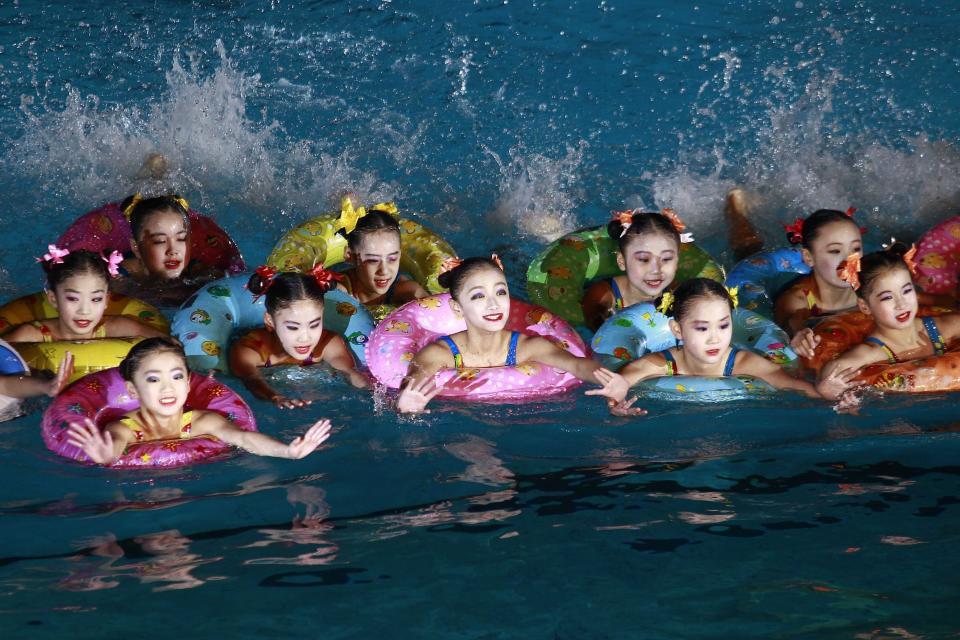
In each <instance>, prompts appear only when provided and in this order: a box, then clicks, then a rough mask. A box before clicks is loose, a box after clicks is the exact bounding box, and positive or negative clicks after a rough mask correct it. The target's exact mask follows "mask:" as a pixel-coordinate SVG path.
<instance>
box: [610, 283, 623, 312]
mask: <svg viewBox="0 0 960 640" xmlns="http://www.w3.org/2000/svg"><path fill="white" fill-rule="evenodd" d="M607 282H609V283H610V291H612V292H613V309H614V311H623V294H622V293H620V287H618V286H617V279H616V278H610V279H608V280H607Z"/></svg>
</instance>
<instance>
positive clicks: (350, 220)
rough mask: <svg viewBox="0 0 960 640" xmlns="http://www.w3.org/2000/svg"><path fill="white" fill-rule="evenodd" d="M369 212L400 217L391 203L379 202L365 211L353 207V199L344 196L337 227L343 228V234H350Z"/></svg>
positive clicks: (364, 209) (361, 208) (362, 208)
mask: <svg viewBox="0 0 960 640" xmlns="http://www.w3.org/2000/svg"><path fill="white" fill-rule="evenodd" d="M371 211H382V212H384V213H389V214H390V215H392V216H399V215H400V211H399V209H397V205H395V204H394V203H392V202H380V203H378V204H375V205H373V206H372V207H370V208H369V209H367V208H366V207H354V206H353V198H351V197H350V196H344V197H343V199H342V200H341V201H340V217H339V218H338V219H337V225H338V226H339V227H342V228H343V232H344V233H351V232H352V231H353V230H354V229H356V228H357V223H358V222H360V218H362V217H363V216H365V215H367V214H368V213H370V212H371Z"/></svg>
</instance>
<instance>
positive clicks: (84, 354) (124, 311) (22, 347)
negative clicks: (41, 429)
mask: <svg viewBox="0 0 960 640" xmlns="http://www.w3.org/2000/svg"><path fill="white" fill-rule="evenodd" d="M104 316H129V317H131V318H136V319H137V320H139V321H141V322H143V323H145V324H148V325H150V326H152V327H156V328H157V329H160V330H161V331H164V332H167V333H169V332H170V323H169V322H167V319H166V318H164V317H163V315H162V314H161V313H160V311H159V310H158V309H157V308H156V307H153V306H151V305H149V304H147V303H146V302H141V301H140V300H136V299H134V298H128V297H127V296H124V295H120V294H116V293H111V294H110V299H109V301H108V302H107V309H106V311H105V312H104ZM56 317H57V310H56V309H54V308H53V305H51V304H50V302H49V301H48V300H47V295H46V294H45V293H44V292H43V291H38V292H37V293H32V294H30V295H27V296H23V297H22V298H17V299H16V300H13V301H11V302H8V303H7V304H5V305H3V306H2V307H0V335H2V334H5V333H7V332H9V331H10V330H11V329H12V328H13V327H15V326H17V325H21V324H26V323H28V322H33V321H34V320H50V319H53V318H56ZM142 339H143V338H141V337H139V336H138V337H132V338H99V339H96V340H60V341H56V342H17V343H14V344H13V345H11V346H13V348H14V349H16V350H17V352H18V353H19V354H20V355H21V356H22V357H23V359H24V360H25V361H26V363H27V366H29V367H30V368H31V369H33V370H36V371H52V372H56V371H57V367H58V366H59V364H60V360H61V359H62V358H63V355H64V354H65V353H66V352H67V351H69V352H71V353H72V354H73V357H74V371H73V376H71V378H70V381H71V382H72V381H74V380H78V379H80V378H82V377H83V376H85V375H87V374H88V373H93V372H94V371H101V370H103V369H109V368H110V367H116V366H118V365H119V364H120V361H121V360H123V358H124V357H125V356H126V355H127V352H128V351H130V348H131V347H132V346H133V345H135V344H137V343H138V342H140V341H141V340H142Z"/></svg>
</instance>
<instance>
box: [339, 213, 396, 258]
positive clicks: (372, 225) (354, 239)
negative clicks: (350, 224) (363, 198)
mask: <svg viewBox="0 0 960 640" xmlns="http://www.w3.org/2000/svg"><path fill="white" fill-rule="evenodd" d="M378 231H395V232H396V233H397V235H398V236H399V235H400V223H399V222H398V221H397V219H396V218H395V217H393V216H392V215H390V214H389V213H388V212H386V211H384V210H382V209H377V208H373V209H370V210H369V211H367V214H366V215H365V216H363V217H362V218H360V219H359V220H358V221H357V226H356V227H354V229H353V231H351V232H350V233H343V229H340V230H339V231H338V233H340V234H341V235H343V236H344V237H345V238H346V239H347V246H348V247H350V251H353V252H354V253H356V251H357V249H359V248H360V241H361V240H363V238H364V237H365V236H368V235H371V234H373V233H377V232H378Z"/></svg>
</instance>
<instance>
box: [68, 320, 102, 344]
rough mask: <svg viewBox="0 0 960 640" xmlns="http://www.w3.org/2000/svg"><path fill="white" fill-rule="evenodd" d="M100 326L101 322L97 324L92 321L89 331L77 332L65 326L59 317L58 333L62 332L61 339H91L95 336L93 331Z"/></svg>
mask: <svg viewBox="0 0 960 640" xmlns="http://www.w3.org/2000/svg"><path fill="white" fill-rule="evenodd" d="M99 326H100V325H99V323H97V324H93V323H91V324H90V330H89V331H87V332H86V333H76V332H74V331H71V330H69V329H67V328H66V327H65V326H64V323H63V322H62V321H60V320H59V319H58V320H57V333H58V334H60V335H59V338H60V339H61V340H90V339H91V338H93V332H94V331H96V330H97V327H99Z"/></svg>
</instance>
